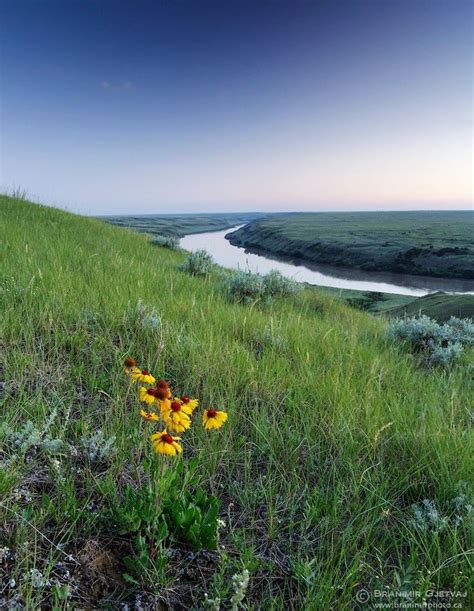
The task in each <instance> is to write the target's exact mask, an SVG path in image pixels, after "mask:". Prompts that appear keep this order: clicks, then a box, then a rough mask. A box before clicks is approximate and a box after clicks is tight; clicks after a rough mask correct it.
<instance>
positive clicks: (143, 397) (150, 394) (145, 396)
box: [138, 386, 156, 405]
mask: <svg viewBox="0 0 474 611" xmlns="http://www.w3.org/2000/svg"><path fill="white" fill-rule="evenodd" d="M155 391H156V389H155V388H145V387H144V386H140V388H139V390H138V396H139V397H140V401H143V403H148V404H149V405H151V404H152V403H155V401H156V395H155Z"/></svg>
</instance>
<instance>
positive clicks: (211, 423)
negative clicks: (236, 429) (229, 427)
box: [202, 409, 227, 431]
mask: <svg viewBox="0 0 474 611" xmlns="http://www.w3.org/2000/svg"><path fill="white" fill-rule="evenodd" d="M226 420H227V414H226V413H225V412H223V411H220V410H217V409H206V410H205V411H204V413H203V415H202V423H203V425H204V428H205V429H206V430H208V431H209V430H211V429H219V428H220V427H221V426H222V425H223V424H224V422H225V421H226Z"/></svg>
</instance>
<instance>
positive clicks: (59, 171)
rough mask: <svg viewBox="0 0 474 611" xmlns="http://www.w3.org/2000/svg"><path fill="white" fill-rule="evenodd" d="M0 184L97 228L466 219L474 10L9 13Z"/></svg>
mask: <svg viewBox="0 0 474 611" xmlns="http://www.w3.org/2000/svg"><path fill="white" fill-rule="evenodd" d="M0 22H1V25H0V38H1V56H0V62H1V132H0V135H1V158H0V184H1V186H2V188H3V189H10V188H12V187H13V186H14V185H15V186H19V185H20V186H21V187H23V188H24V189H26V191H27V193H28V194H29V195H30V196H31V197H33V198H39V199H40V200H41V201H43V202H45V203H49V204H54V205H59V206H62V207H67V208H69V209H71V210H74V211H80V212H84V213H90V214H113V213H154V212H157V213H159V212H175V211H176V212H178V211H179V212H192V211H227V210H331V209H333V210H336V209H409V208H415V209H422V208H468V207H470V206H471V202H472V190H473V184H472V180H473V176H472V118H473V117H472V115H473V111H472V83H473V74H472V67H473V65H472V51H473V44H472V27H473V23H472V4H471V2H469V1H462V0H447V1H439V0H427V1H425V0H409V1H405V0H393V1H386V0H374V1H370V2H368V1H364V0H361V1H359V0H353V1H342V0H340V1H339V0H327V1H323V0H320V1H316V0H313V1H298V0H288V1H283V0H282V1H278V0H272V1H265V0H253V1H249V2H247V1H245V0H239V1H238V2H235V1H233V0H220V1H207V0H174V1H164V0H162V1H159V0H156V1H154V2H145V1H141V0H135V1H133V2H118V1H101V0H82V1H79V0H78V1H70V0H61V1H48V0H36V1H27V0H11V1H10V0H0Z"/></svg>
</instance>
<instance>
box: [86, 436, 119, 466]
mask: <svg viewBox="0 0 474 611" xmlns="http://www.w3.org/2000/svg"><path fill="white" fill-rule="evenodd" d="M114 444H115V437H114V436H112V437H105V435H104V433H103V432H102V431H100V430H99V431H96V432H95V433H93V434H92V435H90V436H89V437H86V436H84V437H82V438H81V445H82V447H83V449H84V453H85V455H86V458H87V459H88V460H89V462H91V463H99V462H102V461H104V460H107V458H109V457H110V456H112V455H113V454H114V452H115V446H114Z"/></svg>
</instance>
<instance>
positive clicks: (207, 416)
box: [125, 358, 227, 456]
mask: <svg viewBox="0 0 474 611" xmlns="http://www.w3.org/2000/svg"><path fill="white" fill-rule="evenodd" d="M125 373H126V374H127V375H128V376H130V379H131V381H132V383H134V384H136V383H140V386H139V388H138V398H139V399H140V401H141V402H142V403H143V404H144V407H143V408H142V409H140V416H141V417H142V418H143V419H144V420H146V421H147V422H157V423H162V425H163V430H162V431H159V432H157V433H154V434H153V435H151V437H150V441H151V443H152V446H153V449H154V450H155V451H156V452H157V453H158V454H165V455H167V456H176V455H177V454H181V452H182V451H183V448H182V446H181V444H180V443H179V442H180V441H181V437H176V436H174V435H173V433H184V432H185V431H187V430H188V429H189V428H190V427H191V422H192V415H193V413H194V410H195V409H196V408H197V406H198V404H199V401H198V400H197V399H191V398H190V397H188V396H187V395H182V396H174V394H173V393H172V392H171V389H170V387H169V384H168V382H166V381H165V380H158V381H157V380H156V378H155V377H154V376H153V375H152V374H151V373H150V372H149V371H147V370H146V369H141V368H139V367H137V364H136V362H135V360H134V359H132V358H127V359H125ZM226 420H227V414H226V412H224V411H222V410H217V409H206V410H204V411H203V413H202V424H203V426H204V428H205V429H206V430H211V429H218V428H220V427H221V426H222V425H223V424H224V422H225V421H226Z"/></svg>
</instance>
